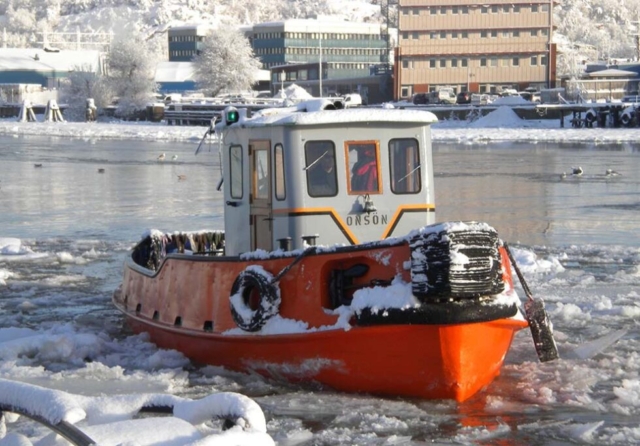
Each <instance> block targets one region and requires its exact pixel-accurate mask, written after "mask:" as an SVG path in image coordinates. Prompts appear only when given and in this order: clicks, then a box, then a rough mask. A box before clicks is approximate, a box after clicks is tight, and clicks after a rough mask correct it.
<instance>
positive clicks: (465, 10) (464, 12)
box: [461, 6, 469, 14]
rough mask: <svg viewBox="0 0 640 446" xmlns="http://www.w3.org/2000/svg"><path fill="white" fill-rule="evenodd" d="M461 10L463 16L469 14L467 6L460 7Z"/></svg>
mask: <svg viewBox="0 0 640 446" xmlns="http://www.w3.org/2000/svg"><path fill="white" fill-rule="evenodd" d="M461 10H462V13H463V14H469V7H468V6H462V7H461Z"/></svg>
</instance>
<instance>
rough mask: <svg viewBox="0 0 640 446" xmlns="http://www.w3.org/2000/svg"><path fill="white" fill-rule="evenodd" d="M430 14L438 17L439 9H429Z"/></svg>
mask: <svg viewBox="0 0 640 446" xmlns="http://www.w3.org/2000/svg"><path fill="white" fill-rule="evenodd" d="M429 13H430V14H431V15H436V14H437V13H438V9H437V8H435V7H432V8H431V9H429Z"/></svg>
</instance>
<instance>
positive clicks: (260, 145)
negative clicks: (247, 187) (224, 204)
mask: <svg viewBox="0 0 640 446" xmlns="http://www.w3.org/2000/svg"><path fill="white" fill-rule="evenodd" d="M270 160H271V143H270V141H268V140H254V141H250V142H249V162H250V166H251V211H250V219H251V249H252V250H253V249H264V250H266V251H271V250H272V249H273V243H272V240H273V236H272V231H273V229H272V221H273V218H272V210H271V163H270Z"/></svg>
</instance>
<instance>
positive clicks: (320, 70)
mask: <svg viewBox="0 0 640 446" xmlns="http://www.w3.org/2000/svg"><path fill="white" fill-rule="evenodd" d="M318 35H319V36H320V45H319V48H320V55H319V57H318V60H319V61H320V68H319V70H318V71H319V77H320V82H319V86H320V94H319V96H318V97H320V98H321V97H322V96H323V94H322V33H318Z"/></svg>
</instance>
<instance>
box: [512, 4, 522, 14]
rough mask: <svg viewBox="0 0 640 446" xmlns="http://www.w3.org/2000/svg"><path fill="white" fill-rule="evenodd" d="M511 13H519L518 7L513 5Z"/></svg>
mask: <svg viewBox="0 0 640 446" xmlns="http://www.w3.org/2000/svg"><path fill="white" fill-rule="evenodd" d="M513 12H514V13H516V14H519V13H520V5H513Z"/></svg>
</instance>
